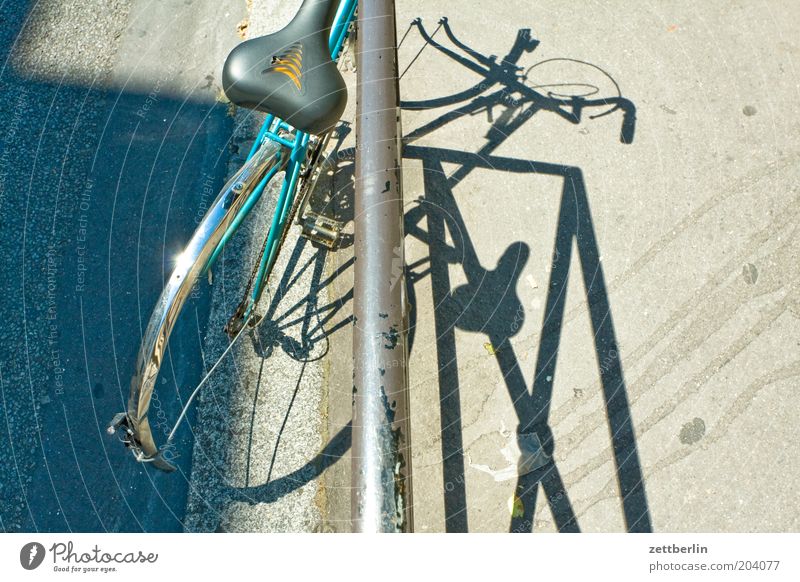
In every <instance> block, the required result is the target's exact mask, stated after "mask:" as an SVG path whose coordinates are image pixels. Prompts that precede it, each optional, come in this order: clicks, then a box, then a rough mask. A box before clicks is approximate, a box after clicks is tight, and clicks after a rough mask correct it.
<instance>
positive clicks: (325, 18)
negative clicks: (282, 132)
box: [222, 0, 347, 134]
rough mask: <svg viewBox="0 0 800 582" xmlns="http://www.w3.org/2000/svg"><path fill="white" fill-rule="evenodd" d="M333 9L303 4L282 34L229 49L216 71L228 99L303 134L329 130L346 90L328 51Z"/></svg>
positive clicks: (324, 2)
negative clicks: (269, 114) (264, 114)
mask: <svg viewBox="0 0 800 582" xmlns="http://www.w3.org/2000/svg"><path fill="white" fill-rule="evenodd" d="M338 4H339V2H338V0H304V2H303V4H302V5H301V6H300V9H299V10H298V12H297V14H296V15H295V17H294V18H293V19H292V21H291V22H290V23H289V24H287V25H286V26H285V27H284V28H283V29H282V30H280V31H279V32H276V33H274V34H268V35H267V36H260V37H258V38H253V39H250V40H246V41H245V42H243V43H241V44H240V45H239V46H237V47H236V48H234V49H233V50H232V51H231V53H230V54H229V55H228V58H227V60H226V61H225V66H224V67H223V69H222V86H223V87H224V89H225V94H226V95H227V96H228V99H230V100H231V101H232V102H233V103H235V104H236V105H239V106H241V107H247V108H248V109H256V110H258V111H264V112H266V113H273V114H275V115H277V116H278V117H280V118H281V119H283V120H284V121H286V122H287V123H289V124H291V125H293V126H294V127H296V128H297V129H299V130H301V131H304V132H306V133H312V134H320V133H324V132H326V131H328V130H329V129H331V128H332V127H333V126H334V125H335V124H336V122H337V121H338V120H339V117H340V116H341V114H342V111H344V107H345V105H346V104H347V88H346V87H345V84H344V80H343V79H342V75H341V74H340V73H339V69H338V68H337V67H336V64H335V63H334V62H333V61H332V60H331V54H330V49H329V48H328V37H329V35H330V29H331V26H332V25H333V20H334V17H335V16H336V9H337V7H338Z"/></svg>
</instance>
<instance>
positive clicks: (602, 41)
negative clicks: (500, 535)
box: [325, 1, 800, 531]
mask: <svg viewBox="0 0 800 582" xmlns="http://www.w3.org/2000/svg"><path fill="white" fill-rule="evenodd" d="M441 16H446V17H448V24H449V27H450V29H451V32H452V34H453V36H454V37H455V39H448V38H447V35H446V31H445V29H444V28H438V30H437V27H438V26H439V24H438V21H439V18H440V17H441ZM416 18H421V19H422V26H423V27H424V30H425V31H426V32H427V34H428V35H433V41H434V42H436V43H441V44H442V46H443V47H446V48H448V49H449V50H451V51H453V52H452V53H451V54H447V53H446V52H444V51H443V50H439V49H437V48H435V47H433V46H431V45H430V44H428V46H424V45H425V41H424V40H423V38H422V34H421V31H420V29H419V28H418V27H416V26H412V27H411V28H410V30H409V31H408V34H407V36H405V40H404V42H403V44H402V47H401V49H400V70H401V71H404V70H405V69H406V68H407V71H405V75H404V76H403V78H402V81H401V92H402V95H403V99H404V100H405V101H406V102H411V101H414V102H420V101H427V103H422V104H417V105H416V106H415V108H416V109H417V110H410V109H408V108H406V110H404V111H403V130H404V134H405V136H406V138H407V142H408V143H407V146H406V154H405V155H406V159H405V160H404V164H405V165H404V180H405V184H404V195H405V199H406V204H407V223H406V229H407V238H406V245H407V246H406V252H407V257H406V258H407V263H408V265H409V278H410V285H409V295H410V298H411V299H412V301H413V309H412V329H411V334H412V338H411V339H412V344H411V357H410V363H409V366H410V379H411V414H412V443H413V449H414V450H413V462H414V500H415V501H414V513H415V520H416V530H417V531H442V530H448V531H463V530H469V531H509V530H511V531H554V530H557V529H561V530H563V531H573V530H581V531H625V530H631V531H647V530H651V529H652V530H656V531H793V530H797V529H798V525H799V524H800V514H798V511H797V510H796V503H795V502H794V496H793V493H792V491H793V484H794V483H795V482H796V481H797V479H798V466H797V463H796V462H795V461H794V458H795V455H793V454H792V453H791V450H793V444H792V443H794V442H796V440H797V438H798V425H797V423H796V422H795V421H794V420H793V419H794V417H795V416H796V415H797V406H796V404H795V401H794V399H793V397H792V395H793V394H794V392H795V390H796V387H797V375H798V373H800V362H799V361H798V359H797V354H798V349H797V346H798V345H799V344H800V331H799V330H800V328H798V325H797V317H798V314H799V313H798V305H799V304H798V299H799V298H800V297H799V296H798V276H799V275H800V270H799V269H798V267H797V257H798V251H799V250H800V248H798V237H797V232H796V225H797V214H798V204H797V178H798V173H800V171H799V170H798V165H797V161H798V145H800V144H799V143H798V135H799V134H798V131H797V130H798V127H797V126H798V122H797V119H798V116H797V114H798V109H800V106H798V99H797V97H798V76H797V69H796V64H795V62H794V61H795V60H796V58H797V55H798V51H800V46H798V44H797V42H796V40H795V36H796V35H794V34H793V31H796V30H797V29H798V25H800V9H798V8H796V7H788V6H787V5H785V4H783V5H780V6H778V5H777V3H766V4H762V5H759V6H758V7H755V6H746V5H732V4H731V3H729V2H721V1H719V2H708V3H704V4H703V5H697V4H696V3H689V2H680V3H671V4H670V6H659V7H653V6H647V7H644V6H642V7H637V8H636V9H634V10H632V9H631V8H630V5H629V4H627V3H623V2H602V3H592V4H591V5H587V6H585V7H583V9H582V10H576V8H575V6H571V5H570V6H568V5H564V4H563V3H558V2H539V3H536V4H535V5H531V4H530V3H526V2H510V3H506V4H504V5H503V9H502V11H497V12H488V11H486V10H481V9H478V8H472V7H460V8H459V9H455V8H453V7H452V6H449V5H448V4H446V3H439V2H414V1H407V2H399V3H398V35H399V36H401V37H402V36H404V35H405V33H406V28H407V27H408V26H409V23H410V22H412V20H414V19H416ZM526 29H527V30H530V33H529V34H528V33H526V32H524V31H525V30H526ZM521 31H522V32H521ZM434 33H435V35H434ZM518 39H521V40H520V44H519V45H518V47H524V48H521V49H520V50H519V51H518V53H519V54H513V53H512V52H511V49H512V46H514V43H515V40H518ZM531 39H535V41H538V44H536V43H533V42H526V40H527V41H530V40H531ZM457 42H461V43H463V44H465V45H468V47H470V48H471V49H472V50H473V51H475V52H474V54H472V55H470V54H469V51H468V50H465V49H464V47H462V48H459V47H458V46H457ZM534 45H535V46H534ZM420 51H421V52H420ZM456 55H457V56H456ZM492 55H496V57H492ZM485 58H490V59H494V62H495V63H496V65H495V66H494V67H491V69H492V71H494V72H493V73H491V74H490V75H488V76H487V75H484V76H481V75H479V74H477V73H476V72H474V71H472V70H470V69H468V68H467V67H466V66H464V65H463V63H464V62H472V63H480V62H481V61H482V60H483V59H485ZM459 59H463V60H459ZM504 59H506V60H507V63H506V64H505V65H503V61H504ZM551 59H552V60H551ZM482 66H484V65H482ZM484 68H486V69H487V70H488V69H489V67H488V66H484ZM521 76H525V77H526V78H524V79H523V81H522V82H523V83H524V84H525V85H527V86H528V87H531V88H534V89H535V90H536V91H537V92H538V93H540V94H541V95H543V96H545V97H547V96H548V95H550V96H552V97H555V98H559V97H563V96H570V95H571V96H578V97H580V96H584V98H585V99H597V98H601V97H604V98H613V97H615V96H617V94H618V92H619V93H621V94H622V95H623V96H624V97H626V98H627V99H629V100H630V101H631V102H632V103H633V104H634V105H635V108H636V123H635V133H634V134H633V140H632V143H630V144H625V143H622V142H621V139H620V138H621V135H620V133H621V128H622V126H623V123H624V120H623V115H622V112H621V111H615V112H613V113H611V114H609V115H606V116H603V117H599V118H597V119H590V115H593V114H597V113H602V112H603V111H607V110H608V109H610V107H594V108H591V109H589V108H587V109H586V110H585V111H583V115H582V119H581V122H580V123H573V121H574V120H571V119H569V115H568V114H567V115H558V114H556V113H554V112H553V111H548V110H547V108H546V99H545V101H541V100H540V101H536V100H533V101H532V100H530V99H527V98H526V97H525V95H523V93H521V92H519V91H515V90H513V86H512V88H511V89H509V88H507V87H506V88H504V86H503V82H504V81H503V80H508V79H509V78H510V79H512V80H513V78H514V77H517V78H519V77H521ZM498 82H499V84H497V83H498ZM481 83H483V84H484V87H485V90H483V91H481V87H480V85H481ZM471 87H475V91H474V92H472V93H467V90H468V89H470V88H471ZM461 92H465V93H463V94H460V93H461ZM481 96H484V97H486V96H488V99H487V100H485V101H481ZM409 105H410V104H409ZM460 108H463V109H462V110H461V112H460V113H458V111H459V109H460ZM565 109H566V110H569V108H565ZM454 112H456V113H454ZM336 260H337V263H336V264H334V265H333V266H332V269H335V268H336V267H337V266H340V267H344V266H345V265H346V264H347V260H348V257H347V255H346V254H345V253H340V254H337V255H336ZM345 272H346V273H347V274H349V271H345ZM348 289H349V287H348V283H347V281H345V280H344V279H343V278H342V277H339V278H337V283H336V285H332V286H331V292H332V293H333V295H334V297H345V296H346V293H347V290H348ZM348 305H349V304H348ZM339 316H340V317H342V318H346V317H347V313H346V310H343V311H342V312H341V313H340V314H339ZM346 336H347V332H342V333H341V337H339V338H338V339H337V342H336V343H335V349H337V350H339V355H338V356H334V357H332V358H331V373H330V376H329V378H330V382H331V383H330V385H329V396H328V402H329V405H330V407H331V411H330V413H329V418H330V422H331V426H330V427H329V429H328V433H329V434H331V435H333V434H336V433H337V432H338V431H339V430H341V429H342V427H344V426H345V424H346V422H347V420H349V403H350V398H349V388H350V380H349V374H350V373H349V371H348V370H349V366H350V365H351V362H350V361H349V353H348V351H349V338H348V337H346ZM531 394H532V396H531ZM518 431H519V432H521V433H522V436H521V438H520V439H519V442H521V443H522V444H523V445H524V446H528V447H529V450H533V451H534V452H536V445H537V443H538V444H540V445H541V450H539V451H538V452H539V454H540V456H539V457H538V458H537V459H536V460H535V462H534V464H537V463H539V462H542V463H544V465H543V466H541V467H540V468H539V469H538V470H536V471H533V472H531V473H527V474H526V475H525V476H523V477H521V478H518V470H517V462H518V460H519V442H518V436H517V433H518ZM529 460H530V459H529ZM325 483H326V490H327V494H328V499H329V500H330V503H329V510H330V513H329V515H328V516H327V519H328V521H329V522H330V523H331V524H332V527H333V528H334V529H337V530H347V523H346V521H347V517H348V515H349V490H348V486H349V459H348V458H345V459H343V460H342V461H341V462H339V463H338V464H337V465H335V466H334V468H333V469H332V470H329V471H328V473H326V476H325ZM539 484H541V485H542V486H541V487H540V486H539ZM623 499H624V503H623Z"/></svg>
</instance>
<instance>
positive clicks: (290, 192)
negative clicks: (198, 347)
mask: <svg viewBox="0 0 800 582" xmlns="http://www.w3.org/2000/svg"><path fill="white" fill-rule="evenodd" d="M357 5H358V2H357V0H342V1H341V2H340V3H339V7H338V9H337V11H336V17H335V18H334V21H333V26H331V34H330V38H329V40H328V47H329V48H330V51H331V58H332V59H333V60H336V59H337V58H338V56H339V53H340V51H341V50H342V47H343V46H344V42H345V40H347V35H348V32H349V29H350V23H351V22H352V21H353V17H354V16H355V12H356V6H357ZM281 131H286V132H288V133H291V132H294V136H293V139H291V140H288V139H286V138H285V137H283V136H281V135H280V132H281ZM310 137H311V136H309V135H308V134H307V133H304V132H302V131H299V130H296V129H295V128H293V127H292V126H291V125H289V124H288V123H286V122H285V121H283V120H282V119H280V118H278V117H275V116H274V115H267V117H266V119H265V120H264V123H263V124H262V126H261V129H260V131H259V132H258V136H257V137H256V139H255V142H253V147H252V148H251V149H250V153H249V154H248V156H247V159H248V160H249V159H250V158H252V157H253V155H254V154H255V153H256V152H257V151H258V149H259V148H260V147H262V146H263V145H264V144H265V143H266V142H268V141H272V142H275V143H278V144H280V145H282V146H284V147H285V148H287V149H288V150H289V159H288V160H287V162H286V173H285V177H284V179H283V184H282V185H281V191H280V194H279V195H278V201H277V203H276V204H275V212H274V214H273V216H272V222H271V224H270V227H269V234H268V235H267V241H266V243H265V246H264V252H263V254H262V255H261V261H260V262H259V265H258V271H257V272H256V275H255V278H254V280H253V287H252V289H251V294H250V303H249V305H248V307H247V310H246V311H245V313H244V320H245V321H246V320H247V319H248V318H249V317H250V315H251V312H252V310H253V308H254V307H255V304H256V302H257V301H258V299H259V297H260V296H261V291H262V289H263V287H264V279H265V273H267V272H268V271H269V269H271V267H272V265H273V263H274V262H275V259H276V258H277V253H278V245H279V243H280V240H281V238H282V235H283V231H284V229H285V228H286V227H287V226H288V225H287V224H286V221H287V219H288V216H289V211H290V210H291V208H292V205H293V204H294V199H295V195H296V194H297V182H298V180H299V177H300V169H301V167H302V165H303V160H304V159H305V156H306V150H307V148H308V142H309V139H310ZM284 152H285V150H280V151H279V152H278V153H277V154H276V155H277V156H281V155H284ZM282 166H283V164H276V165H275V166H274V167H273V168H272V169H271V170H270V171H269V172H268V173H267V175H266V176H264V178H263V179H262V180H261V182H259V184H258V186H257V187H256V188H255V189H254V190H253V192H252V193H251V194H250V195H249V196H248V199H247V201H246V202H245V203H244V205H243V206H242V208H241V210H240V211H239V213H238V214H237V215H236V217H235V218H234V219H233V221H232V223H231V225H230V227H229V228H228V229H227V230H226V231H225V234H224V235H223V237H222V240H220V242H219V244H218V245H217V248H216V249H215V250H214V253H213V254H212V255H211V258H210V259H209V261H208V264H207V265H206V267H205V271H207V270H208V269H210V268H211V267H212V266H213V265H214V263H215V262H216V260H217V258H218V256H219V255H220V253H221V252H222V249H223V248H224V247H225V244H226V243H227V242H228V240H229V239H230V238H231V236H233V234H234V233H235V232H236V230H237V229H238V228H239V226H240V225H241V223H242V221H243V220H244V219H245V217H246V216H247V215H248V214H249V213H250V211H251V210H252V209H253V207H254V206H255V205H256V203H257V202H258V200H259V199H260V198H261V195H262V194H263V193H264V189H265V188H266V186H267V184H268V183H269V181H270V180H272V178H274V177H275V174H277V173H278V171H279V170H280V169H281V167H282Z"/></svg>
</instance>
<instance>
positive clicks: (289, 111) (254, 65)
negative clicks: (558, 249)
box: [108, 0, 357, 472]
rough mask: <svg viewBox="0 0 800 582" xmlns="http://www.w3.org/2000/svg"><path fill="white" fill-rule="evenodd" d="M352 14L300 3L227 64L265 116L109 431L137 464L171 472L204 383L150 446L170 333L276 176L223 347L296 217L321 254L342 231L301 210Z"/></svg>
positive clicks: (165, 300) (240, 97) (242, 93)
mask: <svg viewBox="0 0 800 582" xmlns="http://www.w3.org/2000/svg"><path fill="white" fill-rule="evenodd" d="M356 8H357V0H304V1H303V3H302V4H301V6H300V8H299V9H298V11H297V13H296V15H295V17H294V18H293V19H292V20H291V21H290V22H289V24H287V25H286V26H285V27H284V28H283V29H281V30H280V31H278V32H276V33H273V34H270V35H266V36H261V37H257V38H253V39H249V40H246V41H244V42H242V43H241V44H239V45H238V46H237V47H235V48H234V49H233V50H232V51H231V53H230V54H229V55H228V58H227V59H226V61H225V65H224V67H223V88H224V90H225V93H226V95H227V97H228V98H229V99H230V101H231V102H232V103H234V104H236V105H237V106H240V107H244V108H248V109H254V110H257V111H261V112H264V113H267V117H266V119H265V120H264V123H263V124H262V126H261V129H260V131H259V133H258V135H257V137H256V140H255V142H254V144H253V147H252V149H251V150H250V153H249V155H248V158H247V161H246V162H245V164H244V165H243V166H242V167H241V169H239V171H238V172H236V174H234V176H233V177H232V178H231V179H230V180H229V181H228V182H227V184H226V185H225V186H224V187H223V189H222V190H221V192H220V194H219V195H218V196H217V198H216V199H215V201H214V203H213V204H212V205H211V206H210V208H209V210H208V211H207V212H206V215H205V217H204V218H203V220H202V222H201V223H200V225H199V226H198V228H197V230H196V231H195V232H194V234H193V235H192V238H191V239H190V241H189V243H188V244H187V246H186V248H185V249H184V251H183V252H182V253H181V254H180V255H179V257H178V260H177V261H176V266H175V269H174V270H173V272H172V275H171V276H170V278H169V280H168V281H167V284H166V286H165V287H164V289H163V291H162V292H161V296H160V298H159V299H158V302H157V303H156V306H155V308H154V310H153V312H152V314H151V316H150V321H149V323H148V326H147V328H146V330H145V333H144V336H143V338H142V342H141V345H140V348H139V353H138V357H137V364H136V373H135V374H134V376H133V378H132V379H131V389H130V397H129V400H128V408H127V410H126V411H125V412H121V413H119V414H117V415H116V416H115V417H114V418H113V419H112V421H111V423H110V424H109V427H108V432H109V434H112V435H113V434H116V433H117V432H118V431H121V432H122V438H121V440H122V442H123V443H124V444H125V445H126V447H127V448H128V449H130V451H131V452H132V453H133V456H134V458H135V459H136V460H137V461H139V462H142V463H148V464H152V465H153V466H154V467H156V468H157V469H160V470H163V471H167V472H171V471H174V470H175V466H174V465H173V464H172V463H171V462H170V460H171V459H172V454H171V446H172V439H173V437H174V436H175V432H176V430H177V428H178V426H179V425H180V424H181V422H182V420H183V419H184V417H185V415H186V412H187V411H188V408H189V406H190V405H191V403H192V401H193V399H194V397H195V396H196V395H197V393H198V392H199V390H200V388H201V387H202V385H203V382H204V381H205V379H204V380H203V381H201V382H200V384H199V385H198V386H197V387H196V388H195V389H194V391H193V392H192V394H191V396H190V397H189V398H188V399H187V401H186V403H185V405H184V406H183V409H182V411H181V413H180V415H179V417H178V420H177V421H176V423H175V425H174V426H173V428H172V430H171V432H170V433H169V435H168V437H167V439H166V442H165V443H164V444H162V445H160V446H159V445H158V444H156V442H155V439H154V437H153V433H152V430H151V427H150V421H149V417H148V412H149V409H150V401H151V398H152V396H153V391H154V389H155V383H156V379H157V377H158V374H159V371H160V369H161V364H162V360H163V356H164V352H165V350H166V347H167V343H168V341H169V336H170V334H171V332H172V328H173V326H174V324H175V321H176V320H177V318H178V315H179V314H180V313H181V310H182V308H183V305H184V303H185V302H186V300H187V298H188V296H189V295H190V293H191V291H192V288H193V286H194V285H195V283H196V282H197V281H198V280H199V279H200V278H201V277H203V276H204V275H206V274H207V273H208V272H209V269H211V268H212V267H213V265H214V263H215V261H216V260H217V259H218V258H219V255H220V253H221V252H222V250H223V248H224V247H225V245H226V243H227V242H228V241H229V240H230V238H231V237H232V236H233V234H234V233H235V232H236V230H237V229H238V228H239V226H240V225H241V224H242V221H243V220H244V219H245V218H246V217H247V215H248V214H249V213H250V211H251V210H252V209H253V207H254V206H255V204H256V203H257V202H258V200H259V199H260V198H261V195H262V194H263V192H264V190H265V188H266V186H267V184H268V183H269V182H270V181H271V180H272V179H273V178H275V176H276V175H277V174H278V173H279V172H281V171H284V177H283V183H282V184H281V189H280V193H279V194H278V198H277V202H276V205H275V210H274V214H273V216H272V221H271V223H270V227H269V229H268V231H267V234H266V237H265V240H264V243H263V246H262V249H261V254H260V257H259V259H258V261H257V263H256V264H255V265H254V269H253V271H252V273H251V276H250V279H249V282H248V284H247V286H246V290H245V294H244V297H243V299H242V301H241V302H240V303H239V306H238V307H237V309H236V310H235V312H234V314H233V315H232V316H231V318H230V319H229V321H228V323H227V324H226V326H225V332H226V333H227V334H228V336H229V338H230V339H231V344H230V346H229V347H228V349H230V347H231V346H232V345H233V344H234V343H235V341H236V339H237V338H238V337H239V336H240V335H241V333H242V332H243V331H244V330H245V329H246V328H247V326H248V325H254V324H255V322H256V320H255V313H256V307H257V305H258V303H259V300H260V299H261V296H262V294H263V292H264V289H265V287H266V286H267V284H268V282H269V276H270V274H271V272H272V268H273V267H274V265H275V262H276V259H277V256H278V253H279V252H280V250H281V247H282V244H283V242H284V240H285V238H286V234H287V232H288V230H289V226H290V225H291V224H292V223H293V221H294V220H295V217H297V223H298V224H300V225H301V226H302V228H303V234H304V236H306V237H307V238H310V239H311V240H312V241H314V242H316V243H319V244H321V245H324V246H326V247H328V248H333V247H334V246H335V244H336V241H337V238H338V236H339V231H340V229H341V225H340V224H338V223H337V222H336V221H335V220H333V219H331V218H328V217H325V216H323V215H320V214H317V213H315V212H312V211H310V210H309V211H308V212H305V207H306V205H307V202H308V199H309V196H310V195H311V192H312V191H313V189H314V186H315V185H316V182H317V179H318V178H319V176H320V174H321V167H322V162H323V161H324V156H323V153H324V151H325V147H326V146H327V144H328V141H329V139H330V136H331V133H332V130H333V127H334V126H335V125H336V123H337V122H338V121H339V118H340V117H341V115H342V112H343V111H344V108H345V105H346V102H347V88H346V86H345V83H344V80H343V78H342V75H341V73H340V71H339V68H338V67H337V63H338V61H339V59H340V57H341V55H342V53H343V48H344V46H345V42H347V40H348V38H350V35H351V34H352V32H353V30H354V27H355V22H354V18H355V13H356ZM225 353H227V351H226V352H225ZM223 357H224V354H223ZM215 367H216V365H215V366H214V367H212V368H211V370H210V371H209V373H208V374H211V373H212V372H213V371H214V369H215ZM207 377H208V375H206V378H207Z"/></svg>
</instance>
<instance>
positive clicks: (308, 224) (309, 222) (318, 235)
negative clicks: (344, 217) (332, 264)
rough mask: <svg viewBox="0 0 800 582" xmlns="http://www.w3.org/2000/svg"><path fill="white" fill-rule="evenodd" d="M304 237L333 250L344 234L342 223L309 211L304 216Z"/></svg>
mask: <svg viewBox="0 0 800 582" xmlns="http://www.w3.org/2000/svg"><path fill="white" fill-rule="evenodd" d="M302 224H303V231H302V233H301V234H302V236H304V237H305V238H307V239H308V240H310V241H311V242H315V243H318V244H321V245H322V246H324V247H326V248H328V249H333V248H335V247H336V244H337V243H338V242H339V239H340V237H341V233H342V226H343V225H342V223H341V222H339V221H338V220H334V219H333V218H330V217H329V216H325V215H323V214H319V213H317V212H314V211H313V210H309V211H307V212H306V214H305V215H304V216H303V223H302Z"/></svg>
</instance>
